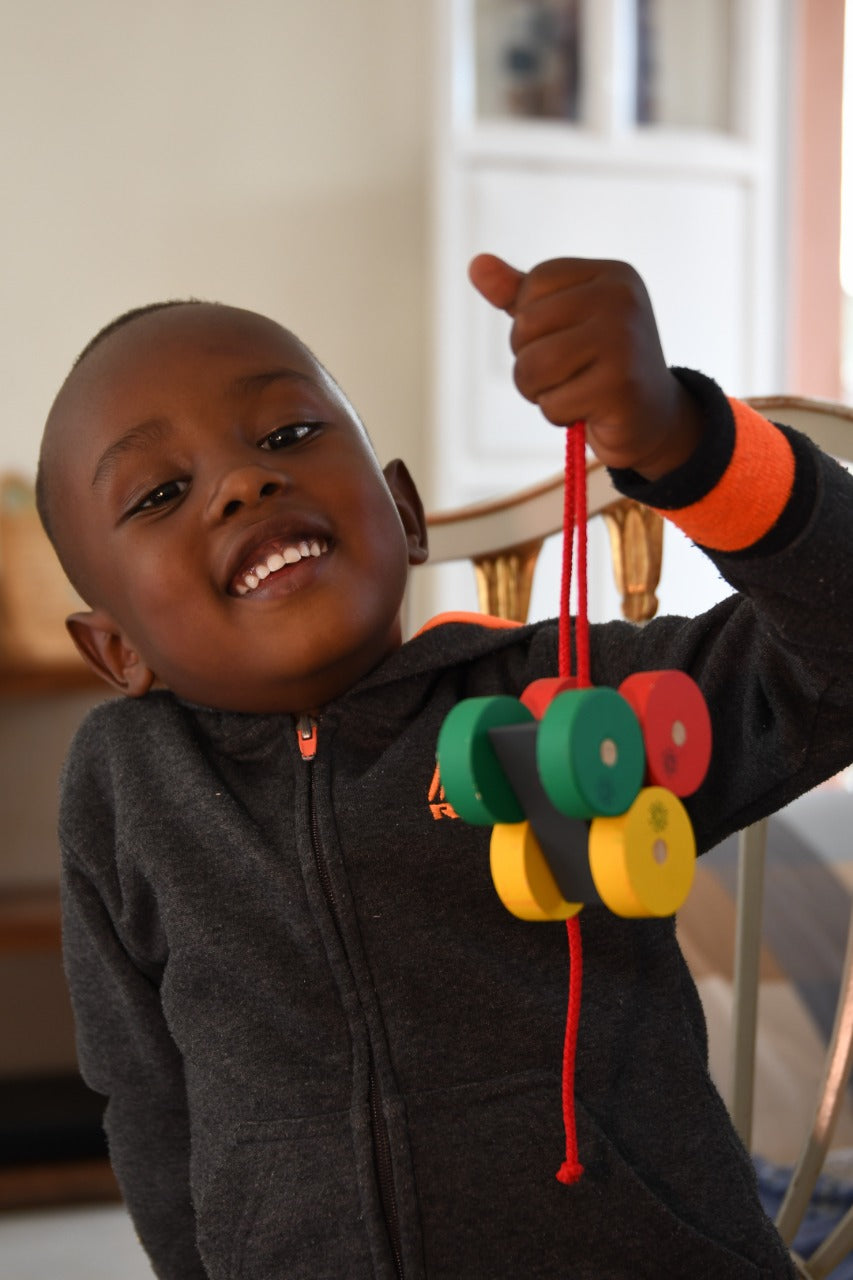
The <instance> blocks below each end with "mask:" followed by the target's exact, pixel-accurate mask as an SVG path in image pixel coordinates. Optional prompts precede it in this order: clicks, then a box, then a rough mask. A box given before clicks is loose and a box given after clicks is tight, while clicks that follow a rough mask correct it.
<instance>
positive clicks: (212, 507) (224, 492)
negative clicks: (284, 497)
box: [208, 465, 286, 520]
mask: <svg viewBox="0 0 853 1280" xmlns="http://www.w3.org/2000/svg"><path fill="white" fill-rule="evenodd" d="M285 487H286V481H285V479H284V477H283V476H281V475H279V474H278V473H277V472H275V471H269V470H267V468H266V467H261V466H257V465H253V466H249V467H237V468H234V469H233V470H229V471H227V472H226V473H225V474H224V475H223V476H222V477H221V478H220V480H219V482H218V483H217V485H216V486H215V488H214V490H213V493H212V495H211V498H210V503H209V504H208V512H209V514H210V516H211V518H212V519H214V520H227V519H228V518H229V516H232V515H234V514H235V512H237V511H239V510H240V508H241V507H253V506H255V505H256V504H257V503H259V502H263V501H265V500H266V499H267V498H271V497H273V496H274V495H275V494H277V493H281V492H282V491H283V489H284V488H285Z"/></svg>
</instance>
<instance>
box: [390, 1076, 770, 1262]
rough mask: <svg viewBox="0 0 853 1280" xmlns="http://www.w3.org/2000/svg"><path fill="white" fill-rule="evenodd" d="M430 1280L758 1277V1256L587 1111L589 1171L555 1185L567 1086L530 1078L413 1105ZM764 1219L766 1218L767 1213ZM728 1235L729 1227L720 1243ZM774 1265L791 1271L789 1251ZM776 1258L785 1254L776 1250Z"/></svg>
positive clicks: (583, 1153) (582, 1135)
mask: <svg viewBox="0 0 853 1280" xmlns="http://www.w3.org/2000/svg"><path fill="white" fill-rule="evenodd" d="M407 1110H408V1115H409V1122H410V1132H411V1139H412V1150H413V1159H414V1164H415V1174H416V1180H417V1188H418V1196H419V1200H420V1204H421V1213H422V1224H423V1234H424V1243H425V1252H426V1270H427V1273H428V1275H429V1276H430V1277H431V1280H435V1278H437V1277H446V1278H447V1280H450V1278H451V1277H452V1278H453V1280H482V1277H483V1276H490V1277H510V1276H512V1277H518V1276H524V1277H525V1280H545V1278H546V1277H551V1278H553V1280H556V1278H557V1277H560V1280H569V1278H570V1280H601V1278H602V1277H607V1280H660V1278H661V1277H662V1276H666V1277H667V1280H721V1278H722V1277H723V1276H725V1278H726V1280H757V1277H759V1275H761V1271H760V1270H759V1268H758V1267H757V1266H755V1265H754V1264H753V1263H752V1262H750V1261H749V1260H748V1259H746V1258H744V1257H743V1256H741V1255H740V1254H739V1253H738V1252H736V1251H735V1250H734V1249H732V1248H729V1247H727V1246H726V1244H724V1243H722V1242H721V1241H718V1240H712V1239H710V1238H708V1237H707V1236H706V1235H704V1234H703V1233H701V1232H699V1231H696V1230H695V1229H694V1228H693V1227H691V1226H690V1225H688V1224H687V1223H686V1222H684V1221H683V1220H682V1219H681V1218H680V1217H678V1216H677V1215H676V1214H675V1213H673V1212H672V1210H671V1209H670V1208H669V1207H668V1206H667V1205H666V1204H665V1203H664V1202H663V1201H662V1200H660V1199H659V1198H658V1197H657V1196H656V1195H655V1194H654V1192H653V1191H652V1190H651V1189H650V1188H649V1187H648V1186H647V1185H646V1183H645V1182H644V1181H643V1180H642V1179H641V1178H640V1177H638V1175H637V1174H636V1172H635V1171H634V1170H633V1169H632V1168H631V1167H630V1166H629V1165H628V1164H627V1163H626V1162H625V1161H624V1160H623V1159H622V1158H621V1156H620V1155H619V1153H618V1151H617V1150H616V1148H615V1147H614V1145H613V1144H612V1143H611V1142H610V1141H609V1140H608V1138H607V1137H606V1136H605V1134H604V1133H603V1132H602V1131H601V1130H600V1129H599V1127H598V1126H597V1125H596V1124H595V1122H594V1120H593V1119H592V1117H591V1116H590V1115H589V1114H588V1113H587V1112H586V1111H585V1110H584V1109H583V1108H582V1107H581V1106H579V1107H578V1141H579V1147H580V1157H581V1161H582V1163H583V1164H584V1167H585V1171H584V1174H583V1177H582V1178H581V1180H580V1181H579V1182H578V1183H577V1184H575V1185H574V1186H570V1187H566V1186H564V1185H562V1184H561V1183H558V1182H557V1180H556V1173H557V1170H558V1168H559V1166H560V1164H561V1161H562V1157H563V1135H562V1129H561V1125H560V1120H561V1107H560V1081H559V1079H555V1078H554V1077H553V1076H551V1075H550V1074H544V1073H540V1072H535V1073H525V1074H522V1075H517V1076H512V1077H509V1078H507V1079H502V1080H497V1081H495V1080H490V1081H486V1082H484V1083H481V1084H476V1085H464V1086H461V1087H459V1088H455V1089H449V1090H441V1091H436V1092H431V1093H426V1094H419V1095H416V1096H414V1097H410V1098H409V1099H408V1100H407ZM757 1211H758V1210H757ZM725 1231H726V1224H725V1222H724V1221H723V1222H721V1235H724V1234H725ZM779 1248H780V1250H781V1252H780V1254H779V1255H778V1257H777V1258H773V1259H771V1262H770V1265H771V1266H773V1267H774V1268H775V1269H773V1270H771V1271H766V1272H765V1273H764V1274H765V1275H773V1276H774V1277H776V1276H785V1275H788V1274H790V1273H789V1271H788V1264H787V1262H786V1260H785V1254H784V1250H782V1247H781V1244H780V1246H779ZM771 1252H775V1247H773V1246H771Z"/></svg>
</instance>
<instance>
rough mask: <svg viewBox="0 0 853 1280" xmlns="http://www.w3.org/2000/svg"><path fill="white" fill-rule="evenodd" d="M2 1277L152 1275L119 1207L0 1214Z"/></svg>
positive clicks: (147, 1279) (77, 1279)
mask: <svg viewBox="0 0 853 1280" xmlns="http://www.w3.org/2000/svg"><path fill="white" fill-rule="evenodd" d="M0 1276H2V1277H3V1280H119V1278H120V1280H153V1276H154V1273H153V1271H152V1270H151V1267H150V1266H149V1264H148V1261H147V1259H146V1257H145V1255H144V1253H143V1252H142V1248H141V1246H140V1245H139V1242H138V1241H137V1239H136V1236H135V1234H134V1231H133V1228H132V1226H131V1225H130V1219H129V1218H128V1216H127V1214H126V1212H125V1211H124V1209H123V1208H121V1206H115V1205H107V1206H98V1207H96V1208H95V1207H93V1208H84V1209H66V1210H62V1211H61V1212H52V1211H50V1212H43V1211H37V1212H36V1211H33V1212H30V1213H2V1214H0Z"/></svg>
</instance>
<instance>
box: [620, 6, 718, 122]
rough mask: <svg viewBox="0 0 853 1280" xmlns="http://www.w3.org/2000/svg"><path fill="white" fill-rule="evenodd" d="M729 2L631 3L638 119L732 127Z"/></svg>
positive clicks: (641, 120) (639, 120)
mask: <svg viewBox="0 0 853 1280" xmlns="http://www.w3.org/2000/svg"><path fill="white" fill-rule="evenodd" d="M732 3H733V0H636V6H637V9H636V12H637V121H638V123H640V124H653V125H654V124H656V125H669V126H672V127H675V128H682V129H714V130H718V131H721V132H729V131H730V130H731V128H732V118H731V117H732V113H731V98H732V45H733V40H732V36H733V15H732Z"/></svg>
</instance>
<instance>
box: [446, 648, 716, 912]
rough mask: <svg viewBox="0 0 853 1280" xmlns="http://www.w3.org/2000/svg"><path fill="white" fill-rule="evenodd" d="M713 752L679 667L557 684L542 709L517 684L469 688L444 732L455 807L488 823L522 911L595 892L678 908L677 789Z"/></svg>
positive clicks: (686, 884) (499, 875)
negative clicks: (608, 684)
mask: <svg viewBox="0 0 853 1280" xmlns="http://www.w3.org/2000/svg"><path fill="white" fill-rule="evenodd" d="M710 754H711V727H710V717H709V715H708V710H707V707H706V705H705V700H704V698H703V697H702V694H701V693H700V691H699V689H698V687H697V685H696V684H695V683H694V682H693V681H692V680H691V679H690V677H689V676H687V675H685V674H684V673H683V672H680V671H651V672H641V673H638V674H636V675H633V676H629V677H628V679H627V680H626V681H625V682H624V683H623V684H622V685H621V686H620V688H619V690H615V689H609V688H603V687H597V688H595V687H590V688H586V689H571V690H566V691H563V692H560V693H558V694H557V695H556V697H554V698H553V699H552V701H551V702H550V703H549V704H548V705H547V707H546V708H545V712H544V714H543V716H542V718H541V720H537V719H536V717H535V716H534V714H533V713H532V712H531V711H530V710H529V708H528V707H527V706H526V705H525V703H524V700H523V697H522V700H517V699H515V698H511V697H507V696H497V697H491V698H489V697H486V698H468V699H466V700H465V701H463V702H460V703H458V704H457V706H456V707H454V708H453V710H452V711H451V712H450V714H449V715H448V716H447V718H446V719H445V721H444V724H443V726H442V729H441V733H440V735H439V740H438V760H439V767H440V770H441V778H442V782H443V784H444V789H445V792H446V794H447V797H448V799H449V801H450V803H451V804H452V805H453V808H454V809H455V810H456V812H457V813H458V814H459V816H460V818H462V819H464V820H465V821H468V822H471V823H474V824H480V825H487V826H493V827H494V830H493V832H492V840H491V850H490V853H491V871H492V878H493V880H494V884H495V888H496V890H497V893H498V896H499V897H500V899H501V901H502V902H503V904H504V906H506V907H507V909H508V910H509V911H511V912H512V913H513V914H514V915H516V916H519V917H520V918H521V919H523V920H567V919H568V918H569V917H570V916H572V915H575V914H577V912H578V911H580V909H581V907H582V906H584V905H585V904H589V903H603V904H604V905H605V906H607V907H609V909H610V910H611V911H613V912H614V913H615V914H616V915H620V916H627V917H642V916H666V915H671V914H672V913H673V912H675V911H677V910H678V908H679V907H680V906H681V904H682V903H683V902H684V900H685V898H686V897H687V893H688V891H689V889H690V885H691V883H692V879H693V868H694V863H695V858H696V846H695V840H694V838H693V828H692V824H691V822H690V819H689V817H688V815H687V812H686V810H685V809H684V806H683V804H682V803H681V799H680V797H684V796H688V795H691V794H692V793H693V792H694V791H695V790H696V789H697V787H698V786H699V785H700V784H701V782H702V780H703V778H704V776H705V773H706V771H707V768H708V763H709V761H710ZM644 784H645V785H644ZM667 784H668V785H667Z"/></svg>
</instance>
